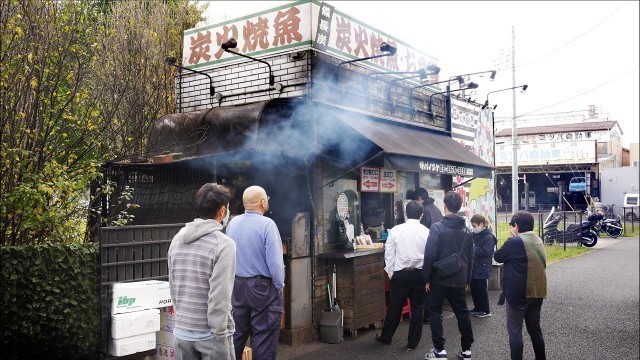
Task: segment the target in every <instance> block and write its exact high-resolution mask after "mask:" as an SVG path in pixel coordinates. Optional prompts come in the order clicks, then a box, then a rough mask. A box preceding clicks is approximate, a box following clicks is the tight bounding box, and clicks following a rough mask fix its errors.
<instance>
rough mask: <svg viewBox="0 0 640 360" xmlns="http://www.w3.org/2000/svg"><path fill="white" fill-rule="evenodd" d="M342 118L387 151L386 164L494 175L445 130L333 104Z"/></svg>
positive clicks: (333, 107)
mask: <svg viewBox="0 0 640 360" xmlns="http://www.w3.org/2000/svg"><path fill="white" fill-rule="evenodd" d="M329 111H330V112H331V113H332V114H333V115H334V116H335V117H336V118H338V119H340V120H341V121H342V122H344V123H345V124H347V125H348V126H349V127H351V128H353V129H354V130H355V131H357V132H358V133H360V134H361V135H362V136H364V137H366V138H368V139H369V140H371V141H372V142H373V143H375V144H376V145H377V146H379V147H380V148H381V149H382V150H383V151H384V152H385V167H388V168H391V169H396V170H405V171H424V172H431V173H440V174H449V175H460V176H465V177H485V178H489V177H491V170H492V169H493V167H492V166H491V165H490V164H488V163H487V162H486V161H484V160H482V159H481V158H480V157H478V156H476V155H475V154H473V153H471V152H470V151H469V150H467V149H465V147H464V146H463V145H462V144H460V143H458V142H457V141H456V140H454V139H452V138H451V137H450V136H448V135H446V134H442V133H436V132H433V131H429V130H428V129H426V128H424V127H420V126H414V125H410V124H404V123H400V122H395V121H389V120H384V119H378V118H375V117H373V116H371V115H369V114H363V113H360V112H357V111H348V110H346V109H342V108H339V107H335V106H330V107H329Z"/></svg>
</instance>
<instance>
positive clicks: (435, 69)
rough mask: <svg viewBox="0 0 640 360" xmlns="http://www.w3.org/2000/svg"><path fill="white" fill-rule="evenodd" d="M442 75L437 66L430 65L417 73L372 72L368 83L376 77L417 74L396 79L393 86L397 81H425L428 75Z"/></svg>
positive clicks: (368, 75)
mask: <svg viewBox="0 0 640 360" xmlns="http://www.w3.org/2000/svg"><path fill="white" fill-rule="evenodd" d="M439 73H440V67H438V66H437V65H433V64H430V65H428V66H427V68H426V70H425V69H418V70H416V71H379V72H371V73H369V74H367V83H368V82H369V78H370V77H372V76H375V75H400V74H417V75H414V76H407V77H404V78H400V79H395V80H392V81H391V82H390V83H389V84H392V83H393V82H396V81H400V80H406V79H413V78H417V77H420V80H424V79H426V78H427V76H428V75H438V74H439Z"/></svg>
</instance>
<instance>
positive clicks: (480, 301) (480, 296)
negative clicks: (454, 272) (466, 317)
mask: <svg viewBox="0 0 640 360" xmlns="http://www.w3.org/2000/svg"><path fill="white" fill-rule="evenodd" d="M469 285H470V287H471V298H472V299H473V307H474V308H475V309H476V310H478V311H484V312H486V313H490V312H491V310H489V292H488V291H487V279H471V283H470V284H469Z"/></svg>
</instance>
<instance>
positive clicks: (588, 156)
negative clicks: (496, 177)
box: [496, 140, 598, 167]
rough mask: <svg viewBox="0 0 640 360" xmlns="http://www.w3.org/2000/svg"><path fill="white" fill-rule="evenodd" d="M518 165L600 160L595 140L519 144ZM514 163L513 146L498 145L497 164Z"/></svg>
mask: <svg viewBox="0 0 640 360" xmlns="http://www.w3.org/2000/svg"><path fill="white" fill-rule="evenodd" d="M517 156H518V165H552V164H595V163H597V162H598V159H597V153H596V142H595V140H586V141H574V142H571V143H548V144H519V145H518V152H517ZM512 164H513V147H512V146H511V145H498V146H496V166H503V167H504V166H511V165H512Z"/></svg>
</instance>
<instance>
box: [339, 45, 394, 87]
mask: <svg viewBox="0 0 640 360" xmlns="http://www.w3.org/2000/svg"><path fill="white" fill-rule="evenodd" d="M380 51H382V52H383V53H384V54H380V55H374V56H368V57H364V58H361V59H353V60H347V61H343V62H341V63H339V64H338V69H337V70H336V74H335V79H336V80H340V68H342V65H345V64H350V63H354V62H356V61H365V60H371V59H376V58H379V57H383V56H393V55H395V54H396V51H398V49H397V48H396V47H395V46H393V45H389V44H387V43H386V42H384V41H383V42H382V43H381V44H380Z"/></svg>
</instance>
